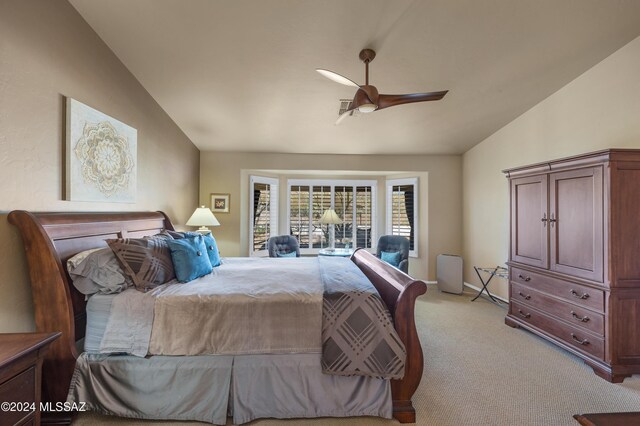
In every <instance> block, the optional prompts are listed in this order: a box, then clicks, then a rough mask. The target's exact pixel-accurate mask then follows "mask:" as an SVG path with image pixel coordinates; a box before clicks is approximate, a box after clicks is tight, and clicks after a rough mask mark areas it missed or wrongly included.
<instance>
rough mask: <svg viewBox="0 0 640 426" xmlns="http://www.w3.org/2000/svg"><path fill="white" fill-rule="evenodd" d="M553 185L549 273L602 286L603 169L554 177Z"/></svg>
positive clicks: (584, 170)
mask: <svg viewBox="0 0 640 426" xmlns="http://www.w3.org/2000/svg"><path fill="white" fill-rule="evenodd" d="M549 184H550V185H549V186H550V188H549V191H550V193H549V194H550V197H549V198H550V199H549V202H550V206H549V207H550V208H549V232H550V265H549V269H551V270H553V271H557V272H561V273H565V274H570V275H574V276H577V277H581V278H586V279H589V280H593V281H598V282H602V280H603V256H604V245H603V222H602V220H603V219H602V217H603V208H604V207H603V199H602V197H603V191H602V168H601V167H593V168H587V169H578V170H572V171H568V172H559V173H552V174H551V175H550V181H549Z"/></svg>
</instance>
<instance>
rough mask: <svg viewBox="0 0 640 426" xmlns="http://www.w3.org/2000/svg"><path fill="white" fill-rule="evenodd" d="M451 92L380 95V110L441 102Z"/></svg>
mask: <svg viewBox="0 0 640 426" xmlns="http://www.w3.org/2000/svg"><path fill="white" fill-rule="evenodd" d="M447 92H449V91H448V90H443V91H442V92H431V93H408V94H406V95H380V96H378V109H383V108H389V107H392V106H396V105H402V104H410V103H413V102H426V101H439V100H440V99H442V98H444V95H446V94H447Z"/></svg>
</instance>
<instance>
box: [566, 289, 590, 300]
mask: <svg viewBox="0 0 640 426" xmlns="http://www.w3.org/2000/svg"><path fill="white" fill-rule="evenodd" d="M570 293H571V294H572V295H574V296H575V297H577V298H578V299H582V300H584V299H588V298H589V293H582V294H578V292H577V291H575V290H571V292H570Z"/></svg>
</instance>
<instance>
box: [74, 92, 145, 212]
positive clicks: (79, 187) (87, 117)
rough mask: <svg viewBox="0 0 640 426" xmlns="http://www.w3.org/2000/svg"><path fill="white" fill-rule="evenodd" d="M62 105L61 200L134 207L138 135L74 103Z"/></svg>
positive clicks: (93, 110)
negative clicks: (63, 158) (63, 161)
mask: <svg viewBox="0 0 640 426" xmlns="http://www.w3.org/2000/svg"><path fill="white" fill-rule="evenodd" d="M66 101H67V122H66V178H65V181H66V182H65V184H66V188H65V189H66V191H65V199H66V200H69V201H94V202H95V201H98V202H112V203H135V202H136V193H137V192H136V191H137V180H136V175H137V166H138V165H137V148H138V131H137V130H136V129H134V128H133V127H131V126H128V125H126V124H124V123H122V122H120V121H118V120H116V119H115V118H113V117H110V116H108V115H106V114H103V113H101V112H100V111H98V110H96V109H93V108H91V107H90V106H87V105H85V104H83V103H82V102H78V101H76V100H75V99H71V98H67V99H66Z"/></svg>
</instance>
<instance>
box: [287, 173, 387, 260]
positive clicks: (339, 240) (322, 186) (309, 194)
mask: <svg viewBox="0 0 640 426" xmlns="http://www.w3.org/2000/svg"><path fill="white" fill-rule="evenodd" d="M375 185H376V183H375V182H374V181H316V180H290V181H289V206H288V208H289V212H288V217H289V231H290V233H291V235H293V236H295V237H296V238H297V239H298V242H299V244H300V249H301V250H302V251H303V252H305V250H306V252H307V253H312V252H313V250H317V249H320V248H323V247H327V246H328V245H329V232H330V225H323V224H321V223H320V222H319V221H320V218H321V217H322V214H323V213H324V211H325V210H327V209H329V208H333V209H334V210H335V211H336V213H337V214H338V216H339V217H340V218H341V219H342V220H343V223H342V224H338V225H335V228H334V230H335V231H334V232H335V241H336V247H338V248H340V247H346V246H349V247H363V248H371V247H372V245H371V244H372V242H371V240H372V234H373V229H374V218H373V212H374V211H375V208H374V204H375V195H374V194H375ZM354 232H355V233H354Z"/></svg>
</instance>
